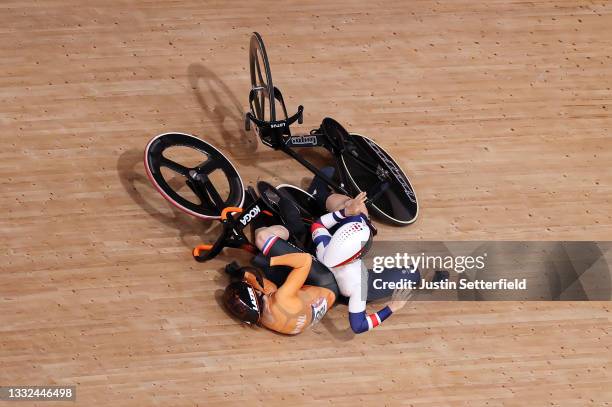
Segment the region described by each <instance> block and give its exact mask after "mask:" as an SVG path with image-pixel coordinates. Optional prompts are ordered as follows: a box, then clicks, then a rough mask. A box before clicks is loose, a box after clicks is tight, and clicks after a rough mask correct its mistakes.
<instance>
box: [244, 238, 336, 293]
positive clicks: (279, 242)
mask: <svg viewBox="0 0 612 407" xmlns="http://www.w3.org/2000/svg"><path fill="white" fill-rule="evenodd" d="M281 227H282V226H281ZM262 247H263V249H261V250H262V254H263V255H264V256H265V257H266V260H265V261H263V259H262V258H261V257H260V255H258V256H257V257H256V258H255V259H254V263H255V265H257V266H259V267H261V268H262V269H263V270H264V273H265V275H266V278H268V279H269V280H270V281H272V282H273V283H274V284H276V285H278V286H281V285H282V284H283V283H284V282H285V279H286V278H287V275H288V274H289V273H290V272H291V268H290V267H285V266H276V267H269V258H270V257H275V256H282V255H283V254H288V253H303V250H301V249H299V248H298V247H296V246H294V245H292V244H291V243H289V242H287V241H286V240H284V239H281V238H280V237H278V236H276V235H270V236H269V237H268V239H267V241H266V242H264V245H263V246H262ZM304 284H306V285H313V286H317V287H324V288H327V289H329V290H331V291H332V292H333V293H334V294H335V295H336V298H337V297H338V295H339V289H338V284H337V283H336V278H335V277H334V275H333V274H332V272H331V271H330V270H329V269H328V268H327V267H325V266H324V265H323V263H320V262H319V261H318V260H317V259H315V258H313V259H312V265H311V266H310V272H309V273H308V278H307V279H306V282H305V283H304Z"/></svg>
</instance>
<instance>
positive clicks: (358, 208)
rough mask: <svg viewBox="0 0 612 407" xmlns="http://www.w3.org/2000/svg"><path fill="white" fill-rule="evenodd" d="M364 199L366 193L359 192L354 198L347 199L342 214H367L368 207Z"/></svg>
mask: <svg viewBox="0 0 612 407" xmlns="http://www.w3.org/2000/svg"><path fill="white" fill-rule="evenodd" d="M366 199H367V196H366V193H365V192H360V193H359V195H357V196H356V197H355V198H353V199H350V200H348V201H347V202H346V206H345V207H344V214H345V215H347V216H354V215H359V214H362V213H363V214H365V215H367V213H368V209H367V208H366V206H365V201H366Z"/></svg>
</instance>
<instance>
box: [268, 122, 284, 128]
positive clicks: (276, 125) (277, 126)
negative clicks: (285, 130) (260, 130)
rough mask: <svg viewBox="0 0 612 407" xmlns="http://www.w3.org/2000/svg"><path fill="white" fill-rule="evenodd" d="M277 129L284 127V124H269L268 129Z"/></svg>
mask: <svg viewBox="0 0 612 407" xmlns="http://www.w3.org/2000/svg"><path fill="white" fill-rule="evenodd" d="M279 127H285V123H272V124H270V128H272V129H277V128H279Z"/></svg>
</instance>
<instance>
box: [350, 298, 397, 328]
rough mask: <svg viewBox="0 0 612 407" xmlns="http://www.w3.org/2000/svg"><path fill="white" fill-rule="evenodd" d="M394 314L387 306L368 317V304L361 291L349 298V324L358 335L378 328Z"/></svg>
mask: <svg viewBox="0 0 612 407" xmlns="http://www.w3.org/2000/svg"><path fill="white" fill-rule="evenodd" d="M392 313H393V311H391V308H389V306H386V307H384V308H383V309H381V310H379V311H378V312H375V313H373V314H370V315H366V302H365V301H363V300H362V299H361V290H360V289H356V290H353V292H352V295H351V296H350V298H349V323H350V324H351V329H352V330H353V332H355V333H356V334H360V333H363V332H367V331H369V330H371V329H374V328H376V327H377V326H378V325H380V324H381V323H382V322H383V321H384V320H385V319H387V318H389V317H390V316H391V314H392Z"/></svg>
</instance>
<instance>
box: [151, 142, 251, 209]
mask: <svg viewBox="0 0 612 407" xmlns="http://www.w3.org/2000/svg"><path fill="white" fill-rule="evenodd" d="M172 147H185V148H190V149H193V150H196V151H198V152H200V153H202V154H203V155H204V156H205V157H206V160H204V161H203V162H201V163H200V164H198V165H197V166H195V167H188V166H185V165H182V164H180V163H178V162H176V161H173V160H170V159H169V158H167V157H165V156H164V152H165V151H166V150H168V149H169V148H172ZM144 165H145V170H146V172H147V176H148V177H149V180H150V181H151V183H152V184H153V186H154V187H155V189H157V191H158V192H159V193H160V194H161V195H162V196H163V197H164V198H165V199H166V200H167V201H168V202H170V203H171V204H172V205H174V206H175V207H177V208H178V209H180V210H181V211H183V212H185V213H187V214H189V215H192V216H195V217H198V218H201V219H219V218H220V217H221V211H222V210H223V208H225V207H229V206H234V207H242V205H243V203H244V197H245V193H244V184H243V182H242V179H241V178H240V174H238V171H237V170H236V168H235V167H234V165H233V164H232V163H231V161H230V160H229V159H228V158H227V157H225V155H223V153H222V152H221V151H219V150H217V149H216V148H215V147H214V146H213V145H211V144H209V143H207V142H205V141H203V140H201V139H199V138H197V137H194V136H192V135H190V134H185V133H164V134H160V135H158V136H155V137H153V138H152V139H151V141H149V143H148V144H147V147H146V148H145V152H144ZM164 167H165V168H167V169H169V170H170V171H172V172H173V173H174V175H176V174H178V175H179V176H182V177H184V178H185V184H186V185H187V186H188V187H189V189H191V191H192V194H191V195H192V198H188V197H187V196H186V195H185V194H184V193H183V194H182V193H180V191H179V189H180V188H173V187H172V186H171V185H170V184H169V180H168V179H166V178H165V176H164V174H163V172H162V168H164ZM217 170H219V171H220V172H221V173H222V174H223V176H224V180H225V182H226V185H227V187H228V191H227V193H224V191H221V190H219V188H218V186H219V185H218V184H219V183H218V182H215V181H214V180H213V179H211V178H209V175H211V174H213V173H215V172H216V171H217ZM215 183H216V184H217V185H215ZM224 185H225V184H224ZM224 196H226V197H225V198H224ZM193 197H196V198H199V203H197V202H195V200H194V199H193Z"/></svg>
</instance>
